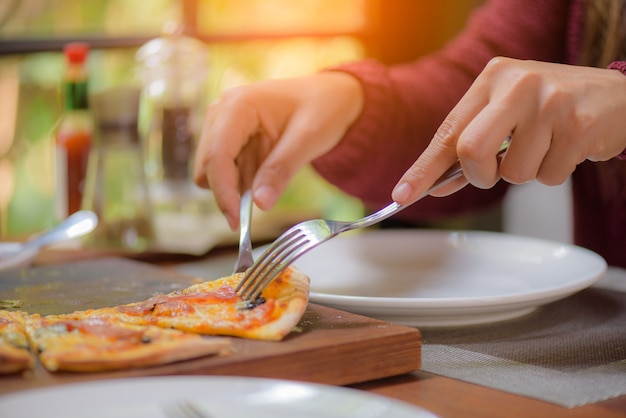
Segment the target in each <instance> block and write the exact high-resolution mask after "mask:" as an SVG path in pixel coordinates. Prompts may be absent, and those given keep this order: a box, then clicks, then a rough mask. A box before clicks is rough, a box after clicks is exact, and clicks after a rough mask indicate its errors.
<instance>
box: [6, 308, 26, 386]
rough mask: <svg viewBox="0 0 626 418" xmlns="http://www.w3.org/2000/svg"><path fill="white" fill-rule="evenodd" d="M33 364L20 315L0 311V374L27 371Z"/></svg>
mask: <svg viewBox="0 0 626 418" xmlns="http://www.w3.org/2000/svg"><path fill="white" fill-rule="evenodd" d="M33 363H34V356H33V355H32V354H31V352H30V350H29V347H28V339H27V338H26V330H25V326H24V320H23V316H22V314H21V313H17V312H16V313H14V312H9V311H4V310H0V374H8V373H17V372H21V371H24V370H28V369H30V368H31V367H32V366H33Z"/></svg>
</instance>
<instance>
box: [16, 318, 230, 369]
mask: <svg viewBox="0 0 626 418" xmlns="http://www.w3.org/2000/svg"><path fill="white" fill-rule="evenodd" d="M25 323H26V332H27V335H28V338H29V340H30V344H31V347H33V349H35V350H36V351H37V353H38V357H39V360H40V361H41V363H42V364H43V365H44V367H46V369H48V370H50V371H58V370H65V371H74V372H94V371H105V370H121V369H130V368H139V367H148V366H156V365H162V364H167V363H173V362H176V361H182V360H189V359H193V358H198V357H203V356H207V355H214V354H223V353H225V352H226V351H227V350H228V348H229V347H230V340H229V339H228V338H217V337H215V338H206V337H202V336H201V335H197V334H191V333H186V332H182V331H177V330H173V329H162V328H159V327H156V326H153V325H135V324H129V323H126V322H123V321H120V320H119V319H117V318H115V317H98V316H91V317H89V318H85V317H81V316H80V315H79V314H77V313H73V314H69V315H49V316H44V317H42V316H40V315H37V314H35V315H27V316H25Z"/></svg>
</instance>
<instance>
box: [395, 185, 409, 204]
mask: <svg viewBox="0 0 626 418" xmlns="http://www.w3.org/2000/svg"><path fill="white" fill-rule="evenodd" d="M410 196H411V185H410V184H409V183H406V182H405V183H400V184H399V185H398V186H396V187H395V188H394V189H393V191H392V192H391V198H392V199H393V200H394V201H396V202H398V203H405V202H406V201H407V200H409V197H410Z"/></svg>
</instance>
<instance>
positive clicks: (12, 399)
mask: <svg viewBox="0 0 626 418" xmlns="http://www.w3.org/2000/svg"><path fill="white" fill-rule="evenodd" d="M180 401H191V402H193V404H194V405H195V406H196V407H198V408H199V409H200V410H202V411H203V412H204V413H206V415H207V417H211V418H250V417H255V418H277V417H298V418H309V417H310V418H319V417H324V418H333V417H343V418H347V417H354V418H357V417H368V418H377V417H381V418H382V417H385V418H434V417H435V416H434V415H433V414H431V413H430V412H428V411H425V410H423V409H421V408H418V407H415V406H412V405H410V404H407V403H404V402H400V401H396V400H394V399H391V398H386V397H383V396H380V395H374V394H371V393H367V392H362V391H359V390H356V389H348V388H344V387H335V386H329V385H320V384H311V383H301V382H294V381H287V380H277V379H262V378H247V377H226V376H171V377H149V378H131V379H114V380H99V381H92V382H87V383H77V384H68V385H59V386H53V387H49V388H43V389H33V390H27V391H23V392H17V393H12V394H8V395H4V396H1V397H0V416H3V417H11V418H21V417H24V418H32V417H46V418H74V417H76V418H84V417H89V418H102V417H107V418H109V417H110V418H140V417H145V418H164V417H168V415H166V413H165V408H166V407H168V406H171V405H173V404H175V403H176V402H180Z"/></svg>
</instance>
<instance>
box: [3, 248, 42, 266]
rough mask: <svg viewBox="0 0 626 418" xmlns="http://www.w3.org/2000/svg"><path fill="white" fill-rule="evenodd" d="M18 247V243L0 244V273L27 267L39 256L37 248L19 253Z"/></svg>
mask: <svg viewBox="0 0 626 418" xmlns="http://www.w3.org/2000/svg"><path fill="white" fill-rule="evenodd" d="M20 246H21V244H20V243H18V242H3V243H0V272H3V271H6V270H15V269H19V268H22V267H27V266H29V265H30V263H31V262H32V261H33V259H34V258H35V257H37V254H39V248H30V249H27V250H25V251H20V250H19V249H20Z"/></svg>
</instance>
